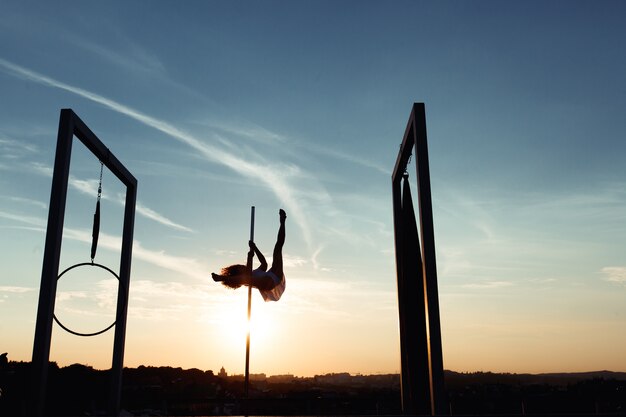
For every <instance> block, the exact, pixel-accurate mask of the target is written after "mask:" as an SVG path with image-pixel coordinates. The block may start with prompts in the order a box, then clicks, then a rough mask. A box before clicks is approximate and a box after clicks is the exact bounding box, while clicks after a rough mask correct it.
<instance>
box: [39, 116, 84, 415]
mask: <svg viewBox="0 0 626 417" xmlns="http://www.w3.org/2000/svg"><path fill="white" fill-rule="evenodd" d="M73 129H74V126H73V123H72V118H71V117H70V115H68V114H67V113H63V112H62V113H61V116H60V121H59V132H58V136H57V148H56V155H55V158H54V174H53V176H52V191H51V192H50V209H49V211H48V226H47V229H46V246H45V250H44V257H43V267H42V272H41V285H40V289H39V305H38V307H37V323H36V327H35V340H34V345H33V359H32V371H33V376H32V378H33V379H32V391H31V400H30V402H29V404H28V407H29V415H30V416H35V417H36V416H41V415H43V410H44V404H45V400H46V382H47V379H48V360H49V358H50V341H51V338H52V317H53V315H54V302H55V298H56V292H57V291H56V290H57V276H58V275H59V258H60V256H61V240H62V238H63V221H64V218H65V200H66V198H67V182H68V178H69V174H70V156H71V153H72V136H73V133H72V132H73Z"/></svg>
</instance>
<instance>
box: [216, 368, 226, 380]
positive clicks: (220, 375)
mask: <svg viewBox="0 0 626 417" xmlns="http://www.w3.org/2000/svg"><path fill="white" fill-rule="evenodd" d="M217 376H219V377H220V378H226V377H227V376H228V374H227V373H226V369H224V367H223V366H222V369H220V372H219V373H218V374H217Z"/></svg>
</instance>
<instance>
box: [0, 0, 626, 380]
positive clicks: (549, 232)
mask: <svg viewBox="0 0 626 417" xmlns="http://www.w3.org/2000/svg"><path fill="white" fill-rule="evenodd" d="M2 9H3V11H2V17H0V35H1V36H0V96H1V97H2V100H0V229H1V230H2V233H0V249H1V250H2V253H3V256H2V260H3V263H4V268H3V270H4V273H3V274H2V275H1V276H0V312H1V313H2V316H3V317H4V318H5V319H3V321H2V323H1V324H0V330H1V332H2V334H3V335H10V336H9V337H3V338H2V345H1V346H0V350H2V351H8V352H9V357H10V358H11V359H14V360H29V359H30V356H31V352H32V339H33V332H34V319H35V314H36V304H37V294H38V289H39V280H40V275H41V262H42V259H43V253H42V250H43V242H44V238H45V223H46V218H47V217H46V216H47V208H48V203H49V195H50V185H51V170H52V166H53V163H54V149H55V141H56V130H57V127H58V118H59V110H60V109H61V108H72V109H73V110H74V111H75V112H76V113H77V114H78V115H79V117H81V118H82V119H83V121H85V123H87V125H88V126H90V128H91V129H92V130H93V131H94V132H95V133H96V134H97V135H98V136H99V137H100V139H101V140H102V141H103V142H104V143H105V144H106V145H107V146H108V147H109V148H110V149H111V151H112V152H113V153H114V154H115V155H116V156H117V157H118V159H120V161H122V163H124V164H125V165H126V166H127V167H128V169H129V170H130V171H131V172H132V173H133V174H134V175H135V176H136V177H137V179H138V181H139V190H138V206H137V221H136V226H135V245H134V258H133V269H132V278H131V279H132V284H131V289H130V293H131V298H130V302H129V322H128V336H127V349H126V365H128V366H137V365H140V364H152V365H173V366H183V367H198V368H201V369H213V370H218V369H219V368H220V367H221V366H225V367H226V369H227V370H228V371H229V372H231V373H240V372H243V354H244V352H243V350H244V343H245V342H244V341H245V333H242V332H241V329H240V327H241V325H242V324H243V320H245V302H246V295H245V291H243V290H239V291H228V290H226V289H224V288H222V287H220V286H218V285H216V284H214V283H213V282H210V281H209V275H210V272H212V271H217V270H218V269H219V268H221V267H222V266H224V265H226V264H229V263H233V262H242V261H243V260H244V259H245V252H246V241H247V239H248V233H249V216H250V215H249V211H250V206H251V205H255V206H256V207H257V221H256V231H255V236H256V241H257V244H258V245H259V247H260V248H261V250H262V251H264V252H265V253H266V254H268V255H270V254H271V249H272V246H273V242H274V239H275V234H276V228H277V225H278V224H277V223H278V222H277V211H278V208H279V207H283V208H285V209H286V210H287V212H288V216H289V218H288V225H287V226H288V231H287V244H286V246H285V258H286V261H287V268H286V269H287V291H286V292H285V295H284V298H283V299H282V300H281V301H280V302H278V303H267V304H265V303H263V302H262V300H261V298H260V297H259V296H258V294H255V298H254V300H253V316H255V320H257V321H258V322H257V323H255V324H254V326H255V327H254V329H253V349H252V365H251V369H252V372H267V373H286V372H291V373H295V374H298V375H310V374H314V373H321V372H332V371H349V372H353V373H356V372H364V373H370V372H395V371H397V370H398V369H399V354H398V353H399V347H398V331H397V306H396V293H395V291H396V287H395V265H394V257H393V226H392V212H391V193H390V181H391V178H390V177H391V170H392V168H393V166H394V163H395V159H396V156H397V152H398V149H399V145H400V142H401V140H402V135H403V133H404V128H405V126H406V122H407V119H408V116H409V112H410V109H411V105H412V103H413V102H424V103H425V104H426V112H427V113H426V117H427V127H428V134H429V151H430V163H431V179H432V190H433V201H434V221H435V234H436V244H437V263H438V274H439V285H440V297H441V299H440V304H441V314H442V330H443V347H444V365H445V367H446V368H448V369H454V370H461V371H472V370H493V371H510V372H548V371H583V370H596V369H612V370H626V361H625V360H624V358H623V355H620V352H621V351H623V348H625V347H626V334H625V333H624V331H623V328H624V325H625V324H626V307H625V306H626V303H624V297H626V259H625V257H624V253H625V249H626V243H625V240H624V237H623V236H625V235H626V233H625V232H626V211H625V210H624V207H625V206H626V169H625V168H624V167H625V166H626V142H625V141H624V140H623V139H624V134H625V133H626V119H625V118H624V116H623V115H624V111H625V110H626V51H625V50H624V48H623V45H622V43H623V39H625V38H626V29H625V28H624V25H623V19H624V17H625V15H626V7H625V6H624V4H623V3H622V2H617V1H602V2H591V1H588V2H560V1H547V2H546V1H542V2H487V1H481V2H471V3H470V2H437V3H435V2H417V1H413V2H402V1H397V2H392V3H388V2H353V1H345V2H322V1H319V2H305V1H295V2H293V1H290V2H287V1H261V2H238V1H229V2H185V3H183V4H174V3H168V2H133V3H131V4H126V3H121V2H120V3H116V2H113V3H111V2H107V3H97V2H67V3H62V4H47V3H39V4H24V3H22V2H12V1H10V2H5V3H3V6H2ZM81 147H82V145H80V143H79V142H78V141H75V145H74V150H73V154H72V167H71V185H70V190H69V195H68V206H67V210H68V215H67V218H66V222H65V231H64V242H63V251H62V259H61V264H62V266H65V267H66V266H69V265H71V264H72V263H76V262H84V261H86V260H88V256H89V255H88V253H89V252H88V251H89V240H90V238H89V236H90V231H91V217H92V214H93V208H94V205H95V197H96V188H97V178H98V175H99V163H98V161H97V160H95V158H93V157H92V156H91V155H90V154H89V152H88V151H86V150H85V149H84V148H81ZM121 193H123V188H122V187H121V184H119V183H118V182H117V180H116V179H115V178H114V177H113V175H111V174H110V173H107V172H105V173H104V178H103V220H102V238H101V242H100V247H99V252H98V256H97V260H98V261H99V262H101V263H104V264H107V265H109V266H111V265H113V266H115V265H116V264H117V262H118V257H119V242H120V233H121V221H122V210H123V207H122V205H121V203H120V197H119V196H120V194H121ZM114 286H115V282H114V281H112V280H111V279H109V278H108V277H106V276H100V275H96V274H92V275H89V276H87V277H86V278H83V279H81V276H80V274H77V275H75V276H73V277H72V276H67V277H64V278H63V280H62V281H60V283H59V295H58V297H57V307H56V312H57V314H58V315H59V316H62V317H63V318H64V320H66V321H67V322H68V323H67V324H69V325H74V326H75V327H79V328H80V329H84V330H92V329H93V328H94V327H98V326H100V324H104V325H105V326H106V324H108V323H109V322H110V319H111V314H112V311H113V310H112V305H113V303H114V296H113V294H114V293H113V288H114ZM6 318H8V319H6ZM255 341H256V344H255ZM111 345H112V335H108V334H107V335H103V336H99V337H97V338H92V339H87V340H83V339H78V340H77V339H76V338H75V337H73V336H69V335H66V334H64V333H62V332H61V331H60V329H59V328H58V327H56V328H55V330H54V335H53V343H52V353H51V360H56V361H58V362H60V363H63V364H67V363H74V362H80V363H88V364H91V365H93V366H96V367H102V368H106V367H108V366H109V364H110V355H111V353H110V351H111ZM277 352H278V354H279V355H280V356H279V358H277ZM303 358H304V359H303Z"/></svg>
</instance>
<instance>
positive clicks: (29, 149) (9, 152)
mask: <svg viewBox="0 0 626 417" xmlns="http://www.w3.org/2000/svg"><path fill="white" fill-rule="evenodd" d="M37 151H38V148H37V147H36V146H35V145H33V144H31V143H28V142H21V141H17V140H14V139H9V138H7V137H6V136H4V135H3V134H2V133H0V155H1V156H2V158H4V159H17V158H20V157H22V156H24V155H25V154H32V153H36V152H37Z"/></svg>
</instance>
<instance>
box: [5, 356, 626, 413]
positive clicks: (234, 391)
mask: <svg viewBox="0 0 626 417" xmlns="http://www.w3.org/2000/svg"><path fill="white" fill-rule="evenodd" d="M29 377H30V373H29V363H25V362H9V363H8V366H5V367H4V369H2V370H1V371H0V388H1V389H2V395H1V396H0V416H19V415H24V414H23V412H22V411H23V408H24V405H25V404H26V401H27V398H28V388H29V385H28V383H29ZM48 378H49V379H48V381H49V382H48V395H47V403H46V411H45V413H46V415H50V416H61V415H64V416H69V415H75V416H78V415H102V413H103V412H102V410H105V409H106V401H107V397H108V392H109V391H108V390H109V371H99V370H95V369H93V368H91V367H88V366H84V365H71V366H67V367H62V368H59V367H58V366H57V365H56V364H55V363H51V364H50V370H49V377H48ZM123 378H124V379H123V381H124V386H123V392H122V408H123V409H124V410H125V412H128V413H129V414H132V415H170V416H176V415H242V414H245V412H246V411H247V412H248V413H249V414H250V415H356V414H358V415H377V414H380V415H393V414H400V413H401V408H400V377H399V375H394V374H390V375H350V374H347V373H336V374H326V375H317V376H314V377H296V376H293V375H278V376H269V377H266V376H265V375H264V374H253V375H251V378H250V399H249V401H248V402H244V401H243V399H242V398H243V375H234V376H228V375H226V373H225V371H224V370H222V371H221V372H220V373H218V374H217V375H215V374H214V373H213V372H212V371H202V370H199V369H182V368H172V367H149V366H148V367H146V366H140V367H138V368H125V369H124V375H123ZM445 383H446V390H447V395H448V402H449V411H450V412H451V413H452V414H474V415H481V414H517V415H521V414H523V413H525V414H545V413H554V414H561V413H567V414H578V413H580V414H596V413H605V414H610V413H615V414H617V415H626V373H614V372H607V371H603V372H593V373H584V374H543V375H529V374H496V373H490V372H476V373H457V372H451V371H446V373H445Z"/></svg>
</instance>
